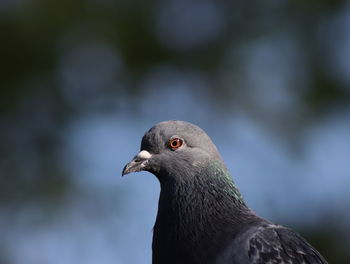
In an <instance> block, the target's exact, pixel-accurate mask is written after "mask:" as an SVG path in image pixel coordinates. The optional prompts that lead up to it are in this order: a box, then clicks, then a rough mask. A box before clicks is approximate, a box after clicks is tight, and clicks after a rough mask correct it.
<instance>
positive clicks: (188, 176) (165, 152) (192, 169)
mask: <svg viewBox="0 0 350 264" xmlns="http://www.w3.org/2000/svg"><path fill="white" fill-rule="evenodd" d="M140 170H145V171H149V172H151V173H153V174H154V175H155V176H156V177H157V178H158V179H159V182H160V185H161V192H160V197H159V205H158V214H157V220H156V223H155V226H154V234H153V244H152V249H153V257H152V259H153V261H152V262H153V264H165V263H167V264H172V263H174V264H175V263H179V264H180V263H182V264H184V263H192V264H194V263H217V264H224V263H225V264H226V263H227V264H228V263H232V264H233V263H235V264H240V263H254V264H258V263H259V264H260V263H292V264H294V263H298V264H299V263H327V262H326V260H324V258H323V257H322V256H321V255H320V254H319V253H318V252H317V251H316V250H315V249H314V248H313V247H312V246H311V245H310V244H308V242H306V240H305V239H303V238H302V237H301V236H300V235H299V234H297V233H295V232H294V231H292V230H290V229H288V228H285V227H283V226H279V225H274V224H272V223H271V222H269V221H267V220H265V219H263V218H261V217H259V216H257V215H256V214H255V213H254V212H253V211H251V210H250V209H249V208H248V207H247V206H246V205H245V203H244V201H243V199H242V196H241V194H240V193H239V191H238V189H237V187H236V186H235V184H234V182H233V181H232V178H231V176H230V173H229V171H228V170H227V168H226V166H225V164H224V162H223V160H222V158H221V156H220V154H219V152H218V150H217V149H216V147H215V145H214V144H213V143H212V141H211V140H210V138H209V137H208V135H207V134H206V133H205V132H204V131H203V130H202V129H200V128H199V127H197V126H195V125H193V124H190V123H188V122H183V121H165V122H161V123H159V124H157V125H155V126H154V127H153V128H151V129H150V130H149V131H148V132H146V134H145V135H144V137H143V138H142V143H141V152H140V153H139V154H138V155H136V156H135V158H134V159H133V160H132V161H131V162H130V163H128V164H127V165H126V166H125V167H124V170H123V175H124V174H127V173H130V172H136V171H140Z"/></svg>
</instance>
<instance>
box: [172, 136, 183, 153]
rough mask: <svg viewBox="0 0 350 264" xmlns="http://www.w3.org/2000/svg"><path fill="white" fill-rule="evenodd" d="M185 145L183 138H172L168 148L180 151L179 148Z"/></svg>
mask: <svg viewBox="0 0 350 264" xmlns="http://www.w3.org/2000/svg"><path fill="white" fill-rule="evenodd" d="M183 143H184V141H183V140H182V139H181V138H172V139H170V140H169V142H168V146H169V148H171V149H172V150H175V149H178V148H179V147H181V146H182V144H183Z"/></svg>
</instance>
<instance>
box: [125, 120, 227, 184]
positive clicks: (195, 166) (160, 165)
mask: <svg viewBox="0 0 350 264" xmlns="http://www.w3.org/2000/svg"><path fill="white" fill-rule="evenodd" d="M210 161H214V162H215V161H216V162H220V163H222V164H223V162H222V159H221V156H220V154H219V152H218V150H217V148H216V147H215V145H214V144H213V142H212V141H211V139H210V138H209V136H208V135H207V134H206V133H205V132H204V131H203V130H202V129H201V128H199V127H198V126H196V125H193V124H191V123H188V122H185V121H177V120H171V121H164V122H161V123H158V124H156V125H155V126H154V127H152V128H151V129H150V130H149V131H147V132H146V133H145V135H144V136H143V138H142V142H141V151H140V152H139V153H138V154H137V155H136V156H135V157H134V159H133V160H132V161H131V162H129V163H128V164H127V165H126V166H125V167H124V169H123V175H125V174H128V173H131V172H138V171H142V170H143V171H149V172H151V173H153V174H154V175H156V176H157V177H158V178H159V180H160V181H162V180H163V179H165V178H174V177H186V176H188V177H190V176H191V175H194V174H198V172H200V171H201V170H203V168H205V166H206V165H207V164H208V163H209V162H210Z"/></svg>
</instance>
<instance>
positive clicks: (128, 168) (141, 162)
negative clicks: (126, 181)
mask: <svg viewBox="0 0 350 264" xmlns="http://www.w3.org/2000/svg"><path fill="white" fill-rule="evenodd" d="M151 157H152V154H150V153H149V152H148V151H146V150H142V151H140V152H139V153H138V154H137V155H136V156H135V157H134V158H133V159H132V161H130V162H129V163H128V164H126V165H125V167H124V169H123V172H122V176H124V175H126V174H129V173H131V172H138V171H142V170H144V169H145V168H146V166H147V163H148V160H149V159H150V158H151Z"/></svg>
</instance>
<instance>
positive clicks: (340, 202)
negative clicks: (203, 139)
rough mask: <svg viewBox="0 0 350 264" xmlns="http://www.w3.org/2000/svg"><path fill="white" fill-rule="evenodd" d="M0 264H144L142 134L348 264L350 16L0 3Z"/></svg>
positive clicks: (270, 2)
mask: <svg viewBox="0 0 350 264" xmlns="http://www.w3.org/2000/svg"><path fill="white" fill-rule="evenodd" d="M0 32H1V42H0V67H1V68H0V74H1V78H0V87H1V95H0V234H1V235H0V263H1V264H22V263H26V264H41V263H43V264H47V263H50V264H51V263H52V264H56V263H57V264H61V263H65V264H70V263H72V264H73V263H74V264H75V263H85V264H90V263H91V264H95V263H104V264H109V263H111V264H112V263H122V264H123V263H131V264H134V263H141V264H143V263H151V239H152V227H153V224H154V221H155V217H156V211H157V201H158V195H159V184H158V182H157V180H156V178H155V177H154V176H153V175H151V174H148V173H140V174H131V175H128V176H127V177H124V178H121V170H122V168H123V166H124V165H125V164H126V162H128V161H129V160H130V159H131V158H132V157H133V156H134V155H135V154H136V153H137V151H138V150H139V146H140V140H141V137H142V136H143V134H144V132H145V131H146V130H148V129H149V128H150V127H151V126H153V125H154V124H155V123H157V122H159V121H163V120H169V119H182V120H187V121H190V122H193V123H195V124H197V125H199V126H201V127H202V128H203V129H204V130H206V131H207V132H208V134H209V135H210V136H211V138H212V139H213V141H214V142H215V143H216V145H217V146H218V148H219V150H220V151H221V153H222V156H223V157H224V160H225V161H226V163H227V165H228V167H229V169H230V170H231V172H232V174H233V177H234V179H235V182H236V183H237V185H238V186H239V188H240V190H241V192H242V193H243V196H244V197H245V199H246V201H247V203H248V205H249V206H250V207H251V208H253V209H254V210H255V211H257V212H258V213H259V214H260V215H262V216H264V217H266V218H268V219H270V220H272V221H274V222H277V223H280V224H283V225H287V226H290V227H292V228H294V229H296V230H297V231H299V232H300V233H302V234H303V235H304V236H305V237H306V238H307V239H308V240H310V242H311V243H312V244H313V245H314V246H315V247H316V248H317V249H318V250H319V251H320V252H321V253H322V254H323V255H324V256H325V257H326V258H327V259H328V260H329V262H330V263H350V251H349V248H350V229H349V224H350V210H349V207H350V192H349V186H350V4H349V2H348V1H341V0H319V1H311V0H309V1H288V0H267V1H259V0H255V1H243V0H242V1H215V0H201V1H200V0H187V1H185V0H165V1H156V0H144V1H136V0H101V1H97V0H78V1H68V0H61V1H54V0H1V1H0Z"/></svg>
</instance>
